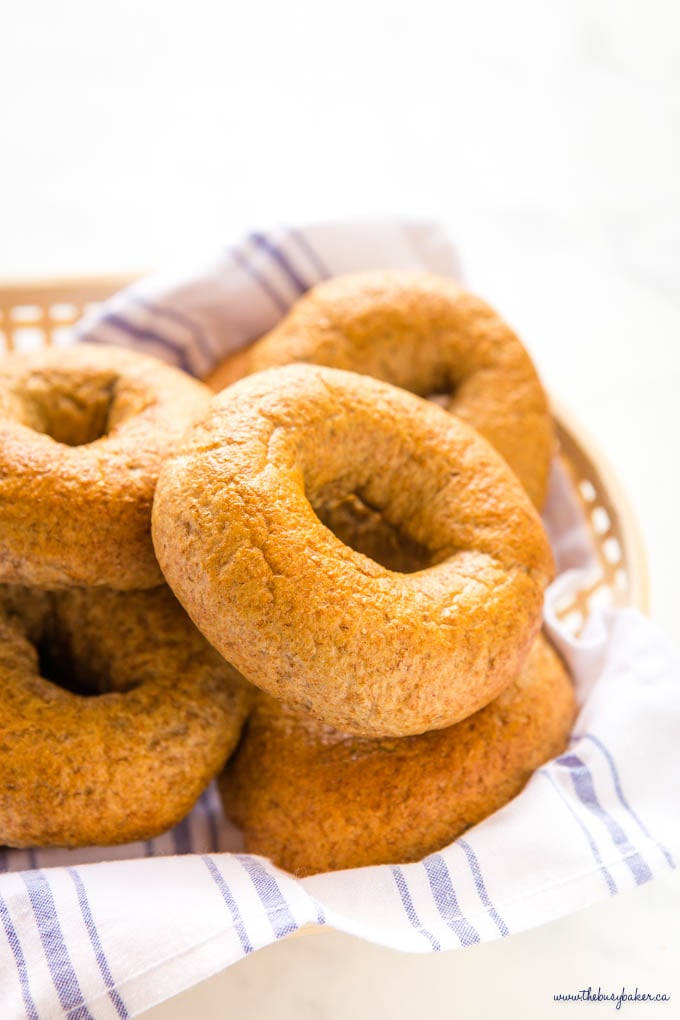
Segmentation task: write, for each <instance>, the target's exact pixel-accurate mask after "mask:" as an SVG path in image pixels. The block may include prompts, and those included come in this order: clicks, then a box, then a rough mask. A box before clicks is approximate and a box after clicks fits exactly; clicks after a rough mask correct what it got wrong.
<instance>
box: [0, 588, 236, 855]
mask: <svg viewBox="0 0 680 1020" xmlns="http://www.w3.org/2000/svg"><path fill="white" fill-rule="evenodd" d="M0 606H1V607H2V608H0V760H1V761H2V769H1V770H0V844H5V845H7V846H70V847H73V846H89V845H107V844H113V843H127V842H129V841H132V840H137V839H148V838H151V837H152V836H157V835H158V834H159V833H161V832H163V831H165V829H168V828H170V826H172V825H174V824H175V823H176V822H178V821H179V820H180V819H181V818H183V817H184V815H186V814H187V812H188V811H189V810H190V809H191V807H192V806H193V804H194V802H195V801H196V799H197V798H198V797H199V796H200V794H201V792H202V790H203V789H204V788H205V787H206V786H207V784H208V783H209V782H210V780H211V779H212V778H213V777H214V776H215V775H216V774H217V773H218V772H219V771H220V769H221V768H222V766H223V765H224V762H225V761H226V759H227V757H228V756H229V754H230V753H231V751H232V750H233V749H234V747H235V746H236V743H237V741H238V738H239V735H240V732H241V728H242V726H243V723H244V721H245V719H246V716H247V714H248V711H249V709H250V704H251V690H252V689H251V688H250V685H249V684H246V682H245V681H244V680H243V678H242V677H239V675H238V674H237V673H236V671H235V670H233V669H232V668H231V666H229V665H228V664H227V663H226V662H224V660H223V659H222V658H221V657H220V656H219V655H218V654H217V653H216V652H215V651H214V650H213V649H212V648H211V647H210V645H209V644H208V643H207V642H206V641H205V640H204V639H203V638H202V637H201V635H200V634H199V633H198V631H197V630H196V629H195V627H194V626H193V625H192V623H191V621H190V620H189V619H188V617H187V616H186V614H185V613H184V612H183V611H182V608H181V606H179V605H178V604H177V602H176V600H175V599H174V597H173V595H172V592H171V591H170V590H169V589H168V588H167V587H166V586H163V587H160V588H156V589H153V590H151V591H144V592H112V591H107V590H106V589H103V588H97V589H76V588H73V589H65V590H63V591H59V592H44V591H38V592H34V591H30V590H28V589H16V588H4V589H0ZM67 688H70V689H67Z"/></svg>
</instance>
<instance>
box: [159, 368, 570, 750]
mask: <svg viewBox="0 0 680 1020" xmlns="http://www.w3.org/2000/svg"><path fill="white" fill-rule="evenodd" d="M350 496H351V497H353V498H354V499H356V500H358V501H360V503H361V505H362V506H364V507H368V508H371V509H373V510H374V511H375V512H377V513H379V515H380V517H381V519H382V520H383V521H384V522H386V524H387V525H389V526H390V527H392V528H393V529H396V530H397V531H398V532H399V534H400V536H402V538H403V540H404V541H405V542H407V543H411V544H412V545H413V546H414V547H416V548H418V549H421V550H424V551H425V553H426V561H425V563H424V565H423V566H422V569H419V570H417V571H416V572H413V573H399V572H397V571H395V570H390V569H388V568H387V567H385V566H382V565H381V564H379V563H377V562H376V561H375V560H373V559H370V558H369V557H367V556H365V555H363V554H362V553H361V552H358V551H357V550H355V549H353V548H350V547H349V546H348V545H346V544H345V543H344V542H343V541H341V540H340V538H338V537H337V536H336V535H335V534H333V532H332V531H331V530H330V529H329V527H326V525H325V524H323V523H322V520H323V519H324V518H326V519H332V517H333V516H334V508H337V507H338V506H339V505H341V504H342V503H343V501H346V500H347V498H348V497H350ZM329 511H332V512H329ZM153 537H154V544H155V548H156V555H157V556H158V560H159V562H160V564H161V567H162V569H163V573H164V574H165V576H166V578H167V580H168V583H169V584H170V586H171V587H172V589H173V590H174V592H175V594H176V595H177V597H178V598H179V600H180V602H181V603H182V604H183V605H184V607H185V608H186V609H187V611H188V613H189V615H190V616H191V617H192V619H193V620H194V621H195V623H196V625H197V626H198V627H199V629H200V630H201V631H202V632H203V633H204V634H205V636H206V637H207V638H208V640H209V641H210V642H211V643H212V644H213V645H214V646H215V647H216V648H217V649H218V651H220V652H221V653H222V655H224V656H225V658H226V659H228V661H230V662H232V663H233V664H234V665H235V667H236V668H237V669H239V670H240V671H241V672H242V673H243V675H244V676H246V677H247V678H248V679H249V680H251V681H252V682H253V683H255V684H256V685H257V686H259V687H261V688H262V689H263V690H266V691H268V692H269V693H270V694H272V695H273V696H274V697H276V698H279V699H281V700H284V701H287V702H289V703H290V704H291V705H292V706H293V707H297V708H299V709H301V710H303V711H308V712H310V713H312V714H313V715H315V716H317V717H318V718H319V719H321V720H322V721H324V722H326V723H327V724H329V725H332V726H335V727H337V728H338V729H341V730H344V731H346V732H349V733H356V734H360V735H367V736H405V735H407V734H413V733H422V732H424V731H425V730H428V729H433V728H441V727H444V726H450V725H452V724H453V723H454V722H457V721H458V720H460V719H463V718H465V716H467V715H470V714H471V713H472V712H475V711H477V709H479V708H481V707H482V706H484V705H485V704H487V703H488V702H489V701H491V700H492V699H493V698H494V697H495V696H496V695H497V694H499V693H500V691H501V690H502V689H503V688H504V687H505V686H507V684H508V683H510V681H511V680H512V679H513V677H515V676H516V675H517V673H518V671H519V667H520V665H521V663H522V662H523V661H524V659H525V657H526V655H527V654H528V651H529V648H530V646H531V643H532V641H533V638H534V636H535V634H536V632H537V631H538V629H539V627H540V620H541V608H542V602H543V590H544V587H545V585H546V583H547V582H548V580H549V579H550V578H551V577H552V572H553V564H552V557H551V553H550V549H549V546H548V541H547V538H546V536H545V533H544V531H543V528H542V526H541V522H540V520H539V518H538V515H537V513H536V511H535V510H534V508H533V507H532V505H531V503H530V501H529V499H528V498H527V496H526V494H525V492H524V491H523V489H522V487H521V485H520V484H519V482H518V481H517V479H516V478H515V476H514V475H513V474H512V472H511V471H510V469H509V468H508V467H507V465H506V464H505V463H504V461H503V460H502V459H501V457H500V456H499V455H498V454H497V453H496V452H495V451H494V450H493V449H492V448H491V447H490V446H489V444H488V443H486V442H485V441H484V440H483V439H482V438H481V437H479V436H478V435H477V434H476V433H475V432H474V431H473V430H472V429H470V428H469V427H468V426H467V425H465V424H464V423H463V422H461V421H459V420H458V419H457V418H455V417H454V416H452V415H449V414H447V413H446V412H445V411H443V410H442V409H441V408H439V407H437V406H435V405H434V404H432V403H429V402H427V401H424V400H421V399H420V398H419V397H416V396H414V395H412V394H410V393H407V392H405V391H403V390H399V389H397V388H395V387H393V386H390V385H388V384H387V383H383V382H380V381H378V380H376V379H372V378H369V377H368V376H360V375H357V374H355V373H351V372H342V371H338V370H337V369H328V368H320V367H316V366H309V365H292V366H287V367H286V368H281V369H272V370H270V371H268V372H261V373H259V374H257V375H253V376H250V377H248V378H245V379H242V380H241V381H239V382H238V383H236V384H235V385H234V386H231V387H229V389H227V390H225V391H223V392H222V393H221V394H219V395H218V396H217V397H216V398H215V400H214V401H213V402H212V404H211V407H210V409H209V410H208V412H207V414H206V415H205V416H204V418H203V419H202V420H201V421H200V422H199V423H197V424H196V425H195V426H194V428H193V429H191V430H190V431H189V432H188V433H187V435H186V436H185V438H184V441H183V444H182V446H181V447H180V449H179V450H178V452H177V453H176V454H175V455H173V456H172V457H170V458H169V459H168V460H167V461H166V462H165V464H164V466H163V468H162V470H161V474H160V477H159V482H158V486H157V490H156V497H155V500H154V507H153Z"/></svg>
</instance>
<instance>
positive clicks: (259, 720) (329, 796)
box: [220, 636, 576, 875]
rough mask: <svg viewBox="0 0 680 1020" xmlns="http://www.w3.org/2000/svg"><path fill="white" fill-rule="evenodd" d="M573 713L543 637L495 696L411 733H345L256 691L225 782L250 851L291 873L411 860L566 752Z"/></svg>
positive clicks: (563, 675) (564, 680)
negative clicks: (459, 718) (458, 716)
mask: <svg viewBox="0 0 680 1020" xmlns="http://www.w3.org/2000/svg"><path fill="white" fill-rule="evenodd" d="M575 715H576V703H575V699H574V692H573V688H572V685H571V682H570V679H569V676H568V674H567V672H566V670H565V668H564V666H563V665H562V663H561V661H560V659H559V658H558V657H557V655H556V653H555V652H554V651H553V650H552V648H551V647H550V645H549V644H548V643H547V641H546V640H545V639H544V638H542V637H540V636H539V637H538V638H537V639H536V642H535V643H534V645H533V647H532V650H531V653H530V655H529V658H528V660H527V662H526V664H525V666H524V667H523V669H522V671H521V673H520V675H519V677H518V678H517V679H516V680H515V681H514V682H513V683H512V684H510V686H509V687H507V688H506V689H505V690H504V691H503V693H502V694H500V695H499V697H498V698H496V700H495V701H493V702H491V704H490V705H487V707H486V708H484V709H482V710H481V711H480V712H477V713H476V714H475V715H473V716H470V717H469V718H468V719H465V720H464V721H463V722H460V723H458V724H457V725H456V726H451V727H449V728H447V729H444V730H435V731H433V732H431V733H424V734H421V735H420V736H416V737H405V738H403V739H401V740H366V739H359V738H356V737H351V736H348V735H347V734H343V733H339V732H338V731H337V730H332V729H330V728H329V727H325V726H323V725H322V724H320V723H318V722H316V721H315V720H313V719H311V718H310V717H305V716H301V715H299V714H296V713H294V712H293V711H292V710H291V709H289V708H287V707H286V706H284V705H281V704H280V703H278V702H276V701H274V700H273V699H272V698H269V697H267V696H266V695H260V697H259V698H258V702H257V706H256V708H255V711H254V713H253V715H252V717H251V719H250V721H249V723H248V725H247V728H246V731H245V735H244V737H243V739H242V741H241V743H240V745H239V748H238V751H237V752H236V754H235V755H234V757H233V758H232V760H231V761H230V763H229V765H228V767H227V769H226V771H225V772H224V774H223V775H222V777H221V778H220V790H221V793H222V798H223V801H224V805H225V809H226V811H227V813H228V814H229V815H230V816H231V818H232V819H233V820H234V821H235V822H236V824H237V825H239V826H240V827H241V828H242V829H243V834H244V838H245V845H246V850H247V851H248V852H249V853H256V854H262V855H264V856H266V857H270V858H271V859H272V860H273V861H274V863H275V864H277V865H278V866H279V867H281V868H284V869H285V870H286V871H290V872H294V873H295V874H297V875H311V874H314V873H316V872H320V871H335V870H338V869H341V868H358V867H363V866H366V865H372V864H388V863H406V862H408V861H418V860H421V859H422V858H423V857H424V856H426V855H427V854H429V853H433V852H434V851H436V850H440V849H441V848H442V847H444V846H447V845H448V844H450V843H452V842H453V841H454V840H455V839H457V838H458V836H460V835H461V834H462V833H463V832H465V830H466V829H469V828H470V827H471V826H473V825H476V824H477V823H478V822H480V821H481V820H482V819H483V818H486V817H487V815H490V814H491V813H492V812H494V811H497V810H498V809H499V808H501V807H502V806H503V805H504V804H507V802H508V801H510V800H512V798H513V797H516V796H517V794H518V793H520V791H521V790H522V788H523V787H524V785H525V784H526V782H527V780H528V779H529V777H530V775H531V773H532V772H533V771H534V770H535V769H537V768H538V767H539V766H540V765H542V764H543V763H544V762H546V761H548V760H549V759H551V758H553V757H555V756H556V755H558V754H560V753H561V752H562V751H563V750H564V749H565V747H566V746H567V740H568V737H569V732H570V730H571V727H572V725H573V721H574V718H575Z"/></svg>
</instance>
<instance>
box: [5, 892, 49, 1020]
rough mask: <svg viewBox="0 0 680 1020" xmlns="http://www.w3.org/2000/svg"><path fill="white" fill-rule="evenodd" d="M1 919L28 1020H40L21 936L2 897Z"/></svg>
mask: <svg viewBox="0 0 680 1020" xmlns="http://www.w3.org/2000/svg"><path fill="white" fill-rule="evenodd" d="M0 918H2V924H3V927H4V929H5V935H6V936H7V941H8V942H9V948H10V949H11V950H12V956H13V957H14V962H15V964H16V968H17V974H18V976H19V984H20V985H21V997H22V999H23V1000H24V1007H25V1009H26V1017H27V1020H39V1016H38V1011H37V1009H36V1008H35V1003H34V1002H33V997H32V996H31V988H30V985H29V983H28V970H27V968H26V960H25V959H24V952H23V949H22V948H21V942H20V941H19V936H18V935H17V931H16V928H15V927H14V923H13V921H12V917H11V914H10V912H9V909H8V907H7V904H6V903H5V901H4V899H3V898H2V896H0Z"/></svg>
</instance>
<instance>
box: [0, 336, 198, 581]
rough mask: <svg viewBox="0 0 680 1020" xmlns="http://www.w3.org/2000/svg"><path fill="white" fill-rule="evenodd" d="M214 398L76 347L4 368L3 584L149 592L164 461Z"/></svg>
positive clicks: (130, 355)
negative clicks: (155, 504) (154, 505)
mask: <svg viewBox="0 0 680 1020" xmlns="http://www.w3.org/2000/svg"><path fill="white" fill-rule="evenodd" d="M209 397H210V392H209V391H208V389H207V387H205V386H203V385H202V383H199V382H196V381H195V380H194V379H191V378H190V377H189V376H187V375H185V374H184V373H183V372H180V371H178V370H177V369H174V368H170V367H169V366H167V365H164V364H162V362H160V361H157V360H156V359H155V358H147V357H144V356H143V355H141V354H136V353H134V352H133V351H127V350H123V349H121V348H115V347H103V346H102V347H98V346H95V345H94V344H78V345H77V346H74V347H69V348H59V349H57V348H48V349H45V350H41V351H32V352H30V353H23V354H8V355H6V356H4V357H2V358H0V582H4V583H10V584H24V585H27V586H30V587H37V588H60V587H66V586H70V585H84V586H87V585H106V586H108V587H111V588H116V589H119V590H125V589H131V588H149V587H153V586H154V585H158V584H160V583H161V581H162V580H163V577H162V574H161V572H160V569H159V567H158V564H157V563H156V559H155V556H154V552H153V547H152V544H151V534H150V530H151V502H152V499H153V491H154V488H155V485H156V479H157V477H158V470H159V468H160V464H161V461H162V460H163V458H164V457H165V456H167V454H168V453H169V452H170V451H171V450H172V449H173V447H174V445H175V443H176V442H177V440H178V438H179V437H180V436H181V434H182V432H183V431H184V429H185V428H186V426H187V425H188V424H189V422H190V421H191V420H192V419H193V418H194V417H196V415H197V414H198V413H199V412H200V411H202V410H203V409H204V408H205V406H206V404H207V402H208V399H209Z"/></svg>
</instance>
